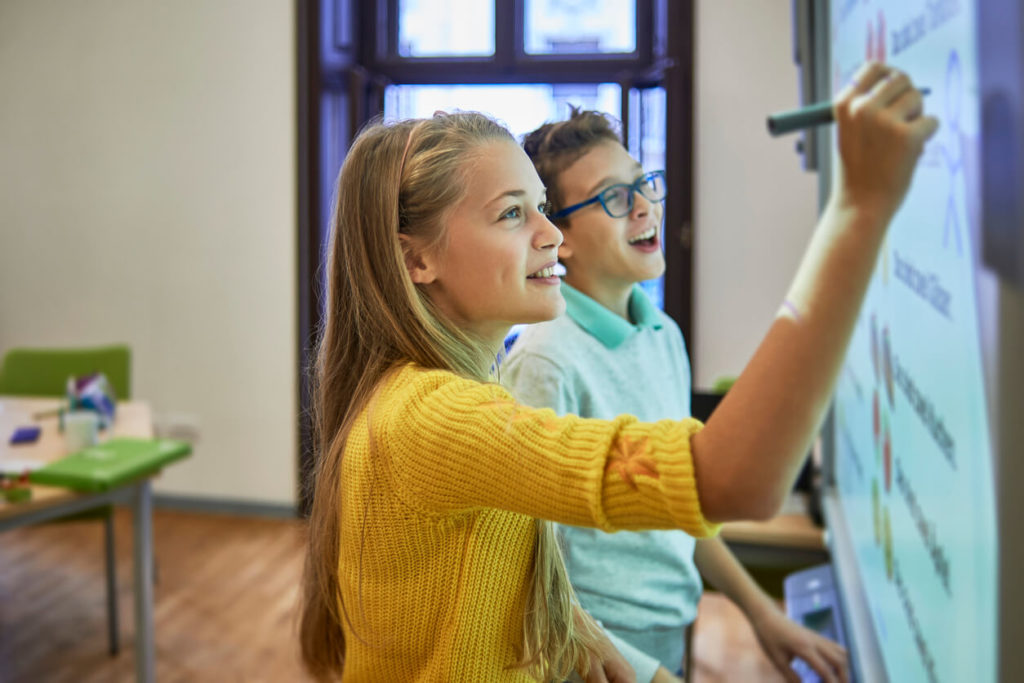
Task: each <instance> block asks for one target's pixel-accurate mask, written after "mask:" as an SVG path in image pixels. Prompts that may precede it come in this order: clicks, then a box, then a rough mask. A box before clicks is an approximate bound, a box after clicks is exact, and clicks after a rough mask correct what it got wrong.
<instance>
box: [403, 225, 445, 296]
mask: <svg viewBox="0 0 1024 683" xmlns="http://www.w3.org/2000/svg"><path fill="white" fill-rule="evenodd" d="M398 241H399V242H401V244H402V255H403V256H404V257H405V267H406V270H408V271H409V277H410V278H411V279H412V281H413V283H414V284H417V285H429V284H430V283H431V282H433V281H434V280H436V279H437V264H436V263H435V262H434V259H433V257H432V255H431V254H426V253H424V252H423V250H422V249H419V248H418V245H417V244H416V240H414V239H413V238H412V237H410V236H409V235H403V234H402V233H399V234H398Z"/></svg>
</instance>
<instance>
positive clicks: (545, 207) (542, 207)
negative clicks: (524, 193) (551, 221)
mask: <svg viewBox="0 0 1024 683" xmlns="http://www.w3.org/2000/svg"><path fill="white" fill-rule="evenodd" d="M537 210H538V211H540V212H541V214H543V215H545V216H550V215H551V214H552V213H553V207H552V205H551V202H541V203H540V204H538V205H537Z"/></svg>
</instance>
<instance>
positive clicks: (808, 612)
mask: <svg viewBox="0 0 1024 683" xmlns="http://www.w3.org/2000/svg"><path fill="white" fill-rule="evenodd" d="M783 590H784V592H785V598H786V616H788V617H789V618H790V619H792V620H793V621H795V622H796V623H798V624H802V625H804V626H806V627H807V628H809V629H811V630H812V631H815V632H817V633H818V634H820V635H823V636H825V637H826V638H828V639H829V640H833V641H835V642H837V643H839V644H840V645H842V646H843V647H845V648H848V647H849V644H848V643H847V642H846V633H845V632H844V629H843V619H842V616H841V607H840V604H839V593H838V592H837V591H836V587H835V578H834V577H833V574H832V565H831V564H822V565H818V566H816V567H810V568H809V569H803V570H801V571H798V572H794V573H792V574H790V575H789V576H787V577H786V580H785V582H784V583H783ZM792 668H793V670H794V671H796V673H797V675H798V676H799V677H800V681H801V683H818V682H819V681H821V677H820V676H818V674H817V672H816V671H814V669H812V668H811V667H810V666H808V665H807V662H805V661H804V660H802V659H795V660H794V661H793V666H792ZM852 673H853V674H854V679H853V680H857V676H856V672H852Z"/></svg>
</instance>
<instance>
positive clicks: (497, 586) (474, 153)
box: [301, 64, 937, 681]
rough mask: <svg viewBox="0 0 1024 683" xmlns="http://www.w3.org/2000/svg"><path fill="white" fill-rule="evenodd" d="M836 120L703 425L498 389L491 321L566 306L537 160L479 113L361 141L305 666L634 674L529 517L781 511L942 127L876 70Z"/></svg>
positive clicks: (483, 674)
mask: <svg viewBox="0 0 1024 683" xmlns="http://www.w3.org/2000/svg"><path fill="white" fill-rule="evenodd" d="M836 118H837V121H838V125H839V138H840V144H839V147H840V156H841V159H842V162H841V166H842V168H841V169H840V173H839V179H838V181H837V183H836V192H835V194H834V196H833V197H832V199H831V201H830V203H829V205H828V208H827V210H826V211H825V213H824V215H823V217H822V219H821V222H820V224H819V226H818V229H817V231H816V233H815V235H814V238H813V239H812V241H811V244H810V246H809V247H808V251H807V254H806V255H805V258H804V261H803V263H802V265H801V267H800V269H799V271H798V272H797V276H796V279H795V281H794V283H793V285H792V287H791V289H790V292H789V295H788V297H787V299H786V301H785V303H784V305H783V306H782V307H781V308H780V312H779V314H778V316H777V318H776V320H775V322H774V323H773V325H772V327H771V328H770V330H769V332H768V334H767V336H766V337H765V339H764V341H763V342H762V344H761V346H760V347H759V349H758V351H757V353H756V354H755V356H754V358H753V359H752V361H751V363H750V365H749V366H748V368H747V370H746V371H745V372H744V373H743V375H742V376H741V378H740V379H739V381H737V383H736V385H735V386H734V387H733V389H732V390H731V391H730V393H729V394H728V398H727V399H726V400H725V401H724V402H723V403H722V405H721V406H720V407H719V408H718V410H717V411H716V413H715V417H714V418H712V420H710V421H709V422H708V424H707V426H706V427H703V426H702V425H701V424H700V423H699V422H697V421H695V420H684V421H681V422H675V421H668V420H666V421H661V422H657V423H641V422H638V421H637V420H636V419H635V418H633V417H631V416H628V415H624V416H620V417H619V418H616V419H615V420H610V421H606V420H592V419H581V418H578V417H576V416H571V415H570V416H566V417H557V416H556V415H555V413H554V412H553V411H551V410H548V409H542V410H533V409H529V408H525V407H523V406H520V405H517V404H516V403H515V402H514V401H513V400H512V398H511V396H510V395H509V394H508V393H507V392H506V391H505V390H504V389H502V388H501V387H500V386H498V385H497V384H496V383H494V382H492V381H491V368H492V366H493V364H494V360H495V356H496V354H497V352H498V350H499V349H500V348H501V343H502V340H503V337H504V336H505V333H506V332H507V330H508V328H509V326H510V325H512V324H514V323H528V322H536V321H540V320H547V319H551V318H553V317H554V316H556V315H559V314H560V313H561V312H562V311H563V309H564V301H563V300H562V297H561V294H560V293H559V284H558V283H559V280H558V278H557V277H555V276H554V274H553V272H552V268H553V266H554V264H555V259H556V252H557V249H558V246H559V244H560V243H561V239H562V238H561V233H559V231H558V230H557V229H556V228H555V227H554V226H553V225H552V224H551V223H550V221H548V219H547V217H546V215H545V208H546V197H545V188H544V187H543V185H542V184H541V182H540V180H539V178H538V177H537V174H536V172H535V171H534V168H533V165H532V163H531V162H530V160H529V159H528V158H527V157H526V155H525V154H524V153H523V151H522V149H521V148H520V147H519V146H518V145H517V144H516V142H515V140H513V139H512V137H511V136H510V135H509V134H508V132H507V131H506V130H505V129H504V128H502V127H501V126H499V125H497V124H496V123H494V122H493V121H491V120H490V119H488V118H486V117H484V116H482V115H479V114H451V115H436V116H435V117H434V118H431V119H426V120H420V121H405V122H401V123H397V124H393V125H381V124H376V125H373V126H370V127H369V128H367V129H366V130H364V131H363V132H362V133H361V134H360V136H359V137H358V139H357V140H356V141H355V142H354V143H353V145H352V148H351V150H350V151H349V154H348V156H347V158H346V161H345V164H344V167H343V168H342V171H341V174H340V176H339V180H338V187H337V199H336V203H335V210H334V216H333V218H332V244H331V250H330V257H329V264H328V268H327V284H328V294H327V301H326V316H325V324H324V329H323V336H322V340H321V343H320V350H319V356H318V360H317V368H316V371H317V379H318V395H317V397H316V405H317V414H316V420H317V429H318V456H317V462H316V470H315V473H314V477H315V490H314V498H313V509H312V513H311V516H310V520H309V547H308V555H307V562H306V573H305V577H304V585H303V594H304V598H303V608H302V623H301V641H302V653H303V659H304V662H305V664H306V666H307V668H308V669H309V671H310V672H311V673H312V674H313V675H314V676H316V677H317V678H320V679H327V678H338V677H341V678H343V679H344V680H345V681H364V680H387V681H406V680H415V681H532V680H544V681H549V680H561V679H563V678H564V677H566V676H567V675H568V674H570V673H571V672H572V671H577V672H579V673H580V674H581V675H583V676H587V677H588V680H629V673H628V672H627V671H625V670H624V669H622V668H621V660H620V659H619V658H618V657H617V656H616V655H615V653H614V652H613V651H610V648H609V647H608V644H607V640H606V639H605V638H604V637H603V636H602V634H601V633H600V630H599V629H597V628H595V627H594V625H593V623H592V622H590V621H589V620H588V619H587V617H586V615H585V614H583V613H582V612H581V611H580V610H579V609H578V608H577V606H576V603H575V601H574V597H573V594H572V590H571V588H570V586H569V583H568V580H567V578H566V575H565V570H564V567H563V565H562V561H561V557H560V555H559V552H558V549H557V546H556V544H555V542H554V539H553V536H552V532H551V529H550V526H549V524H548V522H545V521H540V520H552V521H556V522H561V523H565V524H572V525H577V526H592V527H597V528H601V529H605V530H609V531H611V530H615V529H654V528H678V529H683V530H684V531H687V532H688V533H691V534H693V535H695V536H708V535H712V534H714V533H716V531H717V525H718V523H720V522H723V521H727V520H732V519H750V518H765V517H768V516H771V515H772V514H773V513H774V512H775V511H776V510H777V509H778V507H779V505H780V504H781V501H782V500H783V498H784V497H785V494H786V492H787V491H788V490H789V488H790V486H791V483H792V481H793V479H794V477H795V476H796V474H797V472H798V469H799V467H800V464H801V460H802V455H803V454H804V453H806V452H807V446H808V444H809V442H810V440H811V439H812V437H813V434H814V431H815V429H816V427H817V425H818V423H819V421H820V418H821V416H822V412H823V410H824V407H825V405H826V403H827V399H828V396H829V394H830V391H831V387H832V384H833V382H834V379H835V376H836V373H837V371H838V368H839V365H840V362H841V358H842V354H843V351H844V349H845V346H846V343H847V341H848V339H849V336H850V334H851V331H852V327H853V324H854V320H855V317H856V313H857V309H858V307H859V305H860V302H861V299H862V297H863V294H864V290H865V288H866V285H867V281H868V277H869V275H870V273H871V270H872V268H873V265H874V262H875V258H876V256H877V252H878V249H879V246H880V243H881V241H882V239H883V237H884V233H885V228H886V226H887V224H888V222H889V219H890V218H891V216H892V214H893V213H894V212H895V210H896V208H897V207H898V206H899V204H900V202H901V201H902V198H903V195H904V194H905V192H906V188H907V186H908V185H909V182H910V178H911V175H912V172H913V168H914V165H915V163H916V160H917V158H918V156H919V155H920V153H921V150H922V147H923V144H924V141H925V140H926V139H927V138H928V137H929V136H930V135H931V134H932V133H933V132H934V130H935V128H936V125H937V123H936V121H935V120H934V119H932V118H930V117H925V116H922V113H921V97H920V94H919V93H918V91H917V90H915V89H914V88H913V87H912V85H911V84H910V82H909V80H908V79H907V78H906V76H904V75H902V74H898V73H895V72H892V71H891V70H889V69H888V68H886V67H884V66H881V65H878V64H871V65H867V66H866V67H865V68H864V69H863V70H862V71H861V73H860V74H859V75H858V78H857V80H856V81H855V83H854V84H853V85H851V86H850V87H849V88H847V89H846V90H845V91H844V92H843V93H842V95H841V96H840V98H839V100H838V103H837V105H836ZM739 425H742V428H741V429H740V428H737V427H738V426H739ZM845 679H846V672H845V671H837V672H835V676H834V677H833V680H845Z"/></svg>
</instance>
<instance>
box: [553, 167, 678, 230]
mask: <svg viewBox="0 0 1024 683" xmlns="http://www.w3.org/2000/svg"><path fill="white" fill-rule="evenodd" d="M634 192H639V193H640V194H641V195H643V197H644V199H646V200H648V201H651V202H661V201H664V200H665V194H666V192H667V190H666V189H665V172H664V171H651V172H650V173H645V174H644V175H642V176H640V177H639V178H637V179H636V180H634V181H633V183H632V184H631V185H627V184H626V183H616V184H615V185H609V186H608V187H606V188H604V189H603V190H601V191H600V192H598V193H597V194H596V195H594V196H593V197H591V198H590V199H588V200H586V201H583V202H580V203H579V204H573V205H572V206H568V207H566V208H564V209H562V210H561V211H558V212H556V213H553V214H551V216H549V218H551V219H552V220H554V219H556V218H565V217H566V216H568V215H569V214H571V213H573V212H575V211H579V210H580V209H582V208H583V207H585V206H590V205H591V204H593V203H594V202H601V208H602V209H604V212H605V213H606V214H608V215H609V216H611V217H612V218H622V217H623V216H628V215H629V212H630V211H632V210H633V193H634Z"/></svg>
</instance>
